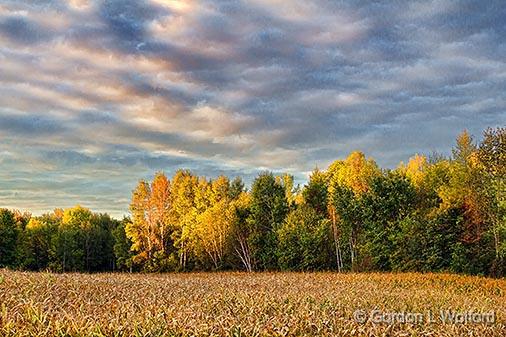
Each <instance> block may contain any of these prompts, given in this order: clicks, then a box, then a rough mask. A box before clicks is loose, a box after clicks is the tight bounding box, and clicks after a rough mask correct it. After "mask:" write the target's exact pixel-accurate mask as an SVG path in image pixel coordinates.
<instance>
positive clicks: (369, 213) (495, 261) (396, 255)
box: [0, 128, 506, 277]
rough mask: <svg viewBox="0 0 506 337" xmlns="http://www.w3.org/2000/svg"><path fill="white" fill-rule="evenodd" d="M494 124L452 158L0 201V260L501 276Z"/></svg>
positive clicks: (502, 146) (503, 154)
mask: <svg viewBox="0 0 506 337" xmlns="http://www.w3.org/2000/svg"><path fill="white" fill-rule="evenodd" d="M505 158H506V128H496V129H487V130H485V132H484V134H483V139H482V140H481V141H480V142H477V141H475V140H474V138H473V137H472V135H470V134H469V133H468V132H467V131H464V132H462V133H461V134H460V135H459V136H458V138H457V140H456V144H455V146H454V148H453V150H452V155H451V157H448V158H447V157H444V156H442V155H438V154H435V155H434V154H432V155H429V156H426V155H421V154H420V155H419V154H417V155H415V156H413V157H412V158H410V160H409V161H408V163H407V164H402V163H401V164H400V165H399V166H398V167H397V168H396V169H395V170H382V169H380V168H379V167H378V165H377V164H376V162H375V161H374V160H373V159H371V158H367V157H366V156H365V155H364V154H363V153H362V152H358V151H355V152H352V153H351V154H350V155H349V156H348V157H346V158H344V159H340V160H336V161H334V162H333V163H332V164H331V165H330V166H329V167H328V168H327V169H326V170H319V169H315V170H314V171H313V172H312V173H311V175H310V176H309V180H308V183H307V184H306V185H305V186H304V187H303V188H302V189H301V188H299V185H297V184H296V183H295V178H294V177H293V176H292V175H290V174H286V173H285V174H279V175H276V176H275V175H274V174H273V173H271V172H263V173H261V174H259V175H258V176H257V177H256V179H255V180H254V181H253V183H252V186H251V190H250V191H247V190H246V188H245V185H244V183H243V181H242V180H241V179H240V178H235V179H234V180H232V181H230V180H229V179H228V178H227V177H225V176H219V177H215V178H214V179H208V178H206V177H198V176H196V175H195V174H194V173H192V172H191V171H189V170H178V171H176V172H175V173H174V175H173V176H172V177H168V176H166V175H165V174H164V173H162V172H159V173H156V174H155V176H154V178H153V180H152V181H144V180H141V181H139V182H138V184H137V186H136V187H135V189H134V190H133V191H132V196H131V203H130V208H129V209H130V215H131V217H130V218H125V219H123V221H117V220H114V219H112V218H111V217H110V216H108V215H107V214H96V213H93V212H92V211H91V210H89V209H87V208H85V207H81V206H76V207H73V208H69V209H65V210H63V209H56V210H54V211H53V212H51V213H48V214H44V215H42V216H31V214H29V213H26V212H25V213H22V212H20V211H16V210H14V211H10V210H5V209H0V266H3V267H9V268H18V269H26V270H46V269H47V270H52V271H61V272H64V271H86V272H97V271H108V270H122V271H146V272H163V271H183V270H184V271H191V270H226V269H232V270H247V271H253V270H279V269H284V270H332V269H337V270H338V271H350V270H351V271H363V270H367V271H377V270H380V271H391V270H402V271H406V270H409V271H451V272H458V273H469V274H479V275H493V276H497V277H501V276H504V275H505V272H506V160H505Z"/></svg>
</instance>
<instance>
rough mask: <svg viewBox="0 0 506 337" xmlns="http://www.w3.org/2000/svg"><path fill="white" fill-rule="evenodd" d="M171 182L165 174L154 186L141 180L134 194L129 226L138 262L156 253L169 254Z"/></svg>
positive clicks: (155, 181) (155, 179) (127, 232)
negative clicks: (167, 252)
mask: <svg viewBox="0 0 506 337" xmlns="http://www.w3.org/2000/svg"><path fill="white" fill-rule="evenodd" d="M171 205H172V203H171V191H170V181H169V180H168V179H167V177H166V176H165V175H164V174H163V173H161V172H160V173H157V174H156V175H155V178H154V179H153V182H152V183H151V186H150V185H149V184H148V183H147V182H146V181H140V182H139V184H138V185H137V187H136V189H135V190H134V191H133V193H132V201H131V203H130V212H131V214H132V222H131V223H128V224H127V225H126V227H125V232H126V234H127V236H128V237H129V238H130V240H132V250H133V251H135V252H137V253H138V255H137V256H136V258H135V260H137V261H136V262H141V261H142V260H146V259H148V260H149V259H151V258H153V256H154V254H155V253H156V252H160V253H161V254H162V256H164V255H165V253H166V248H167V247H166V246H167V239H168V232H169V230H170V211H171Z"/></svg>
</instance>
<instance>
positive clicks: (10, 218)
mask: <svg viewBox="0 0 506 337" xmlns="http://www.w3.org/2000/svg"><path fill="white" fill-rule="evenodd" d="M18 234H19V231H18V227H17V226H16V221H15V219H14V214H13V213H12V212H11V211H9V210H7V209H0V267H13V266H14V264H15V262H16V242H17V238H18Z"/></svg>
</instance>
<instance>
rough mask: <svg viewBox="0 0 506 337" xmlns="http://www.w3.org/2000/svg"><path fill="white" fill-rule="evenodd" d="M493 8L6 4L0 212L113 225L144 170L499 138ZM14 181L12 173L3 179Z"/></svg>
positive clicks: (505, 42) (306, 162) (303, 165)
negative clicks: (106, 215)
mask: <svg viewBox="0 0 506 337" xmlns="http://www.w3.org/2000/svg"><path fill="white" fill-rule="evenodd" d="M505 17H506V8H505V7H504V5H503V4H502V2H501V1H489V2H480V1H475V0H472V1H471V0H469V1H468V0H466V1H459V2H454V1H449V0H433V1H396V2H387V1H377V2H369V1H340V2H330V1H317V2H307V1H291V2H288V1H266V0H252V1H211V0H201V1H182V2H167V1H161V0H150V1H148V0H144V1H85V0H74V1H5V2H3V3H2V4H1V5H0V64H1V66H0V67H1V68H2V69H1V71H0V136H1V137H2V142H1V143H0V167H1V170H0V172H1V173H0V182H1V183H2V189H1V192H0V206H2V205H1V204H4V205H6V206H10V207H14V206H18V207H25V208H30V209H33V210H36V211H42V210H48V209H51V208H53V207H56V206H70V205H71V204H72V203H77V202H82V203H83V204H86V205H89V206H90V207H95V208H97V210H100V211H111V212H113V213H114V214H115V215H117V216H119V215H121V214H123V213H125V212H126V210H127V205H128V198H129V194H130V191H131V189H132V188H133V187H134V186H135V183H136V181H137V180H138V179H140V178H149V177H151V176H152V174H153V173H154V171H157V170H164V171H166V172H167V173H169V174H172V173H173V172H174V171H175V170H176V169H177V168H180V167H183V168H191V169H192V170H194V171H195V172H196V173H198V174H202V175H208V176H216V175H219V174H228V175H231V176H236V175H242V176H244V177H246V179H247V180H248V181H251V180H252V178H253V177H254V175H255V174H257V173H258V172H259V171H260V170H263V169H272V170H277V171H281V170H284V169H286V170H288V171H290V172H291V173H293V174H295V175H296V177H297V179H298V181H300V182H303V181H304V179H305V174H306V172H307V171H309V170H311V169H312V168H314V167H315V166H316V165H318V166H319V167H325V166H326V165H327V164H328V163H330V162H331V161H332V160H334V159H336V158H343V157H344V156H346V155H347V153H348V152H350V151H353V150H362V151H364V152H365V153H366V154H367V155H370V156H373V157H374V158H375V159H376V160H377V161H378V163H379V164H381V165H383V166H387V167H395V166H396V165H397V163H398V162H399V161H401V160H404V161H405V160H407V159H408V158H409V157H410V156H411V155H413V154H415V153H427V152H431V151H439V152H443V153H449V149H450V147H451V144H452V143H453V139H454V138H455V136H456V135H457V134H458V133H459V132H460V131H461V130H462V129H464V128H467V129H469V130H470V131H471V132H472V133H474V134H475V135H476V136H479V134H480V133H481V130H483V129H484V128H485V127H487V126H497V125H505V124H506V94H505V92H506V90H505V89H506V63H505V61H504V55H505V54H506V20H504V18H505ZM6 172H15V173H6Z"/></svg>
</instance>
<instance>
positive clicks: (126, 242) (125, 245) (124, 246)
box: [112, 217, 133, 272]
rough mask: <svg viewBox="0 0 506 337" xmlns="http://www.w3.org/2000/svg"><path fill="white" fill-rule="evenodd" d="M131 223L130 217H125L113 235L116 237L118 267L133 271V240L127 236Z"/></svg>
mask: <svg viewBox="0 0 506 337" xmlns="http://www.w3.org/2000/svg"><path fill="white" fill-rule="evenodd" d="M130 224H131V220H130V219H129V218H126V217H125V218H123V220H122V221H121V222H119V223H118V225H117V226H116V228H114V229H113V231H112V235H113V237H114V246H113V251H114V256H115V257H116V268H117V269H119V270H129V271H130V272H132V269H133V261H132V258H133V252H132V251H131V247H132V241H131V240H130V239H129V238H128V237H127V235H126V232H125V228H126V227H127V225H130Z"/></svg>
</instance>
